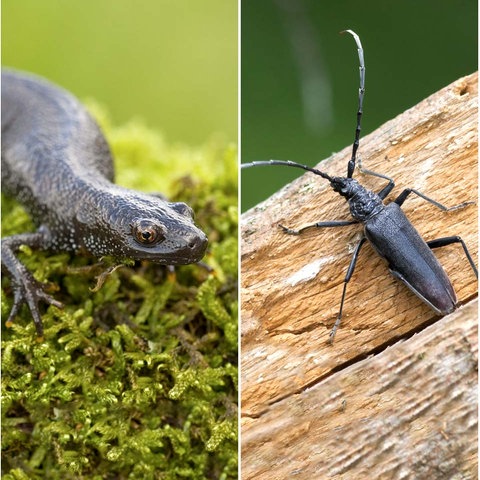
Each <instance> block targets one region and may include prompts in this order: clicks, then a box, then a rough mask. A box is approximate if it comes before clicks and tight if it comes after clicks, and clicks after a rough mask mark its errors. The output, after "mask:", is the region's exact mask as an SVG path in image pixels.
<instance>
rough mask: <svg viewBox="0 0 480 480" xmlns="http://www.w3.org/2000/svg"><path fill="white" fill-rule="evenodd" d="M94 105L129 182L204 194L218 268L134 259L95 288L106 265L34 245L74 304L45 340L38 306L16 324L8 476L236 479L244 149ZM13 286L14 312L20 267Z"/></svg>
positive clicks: (8, 358)
mask: <svg viewBox="0 0 480 480" xmlns="http://www.w3.org/2000/svg"><path fill="white" fill-rule="evenodd" d="M93 110H94V111H95V112H96V116H97V118H99V120H100V123H101V124H102V127H103V129H104V131H105V133H106V136H107V138H109V141H110V143H111V145H112V149H113V151H114V156H115V158H116V160H117V161H116V170H117V172H118V175H117V181H118V183H120V184H122V185H125V186H128V187H131V188H137V189H139V190H144V191H157V192H158V191H162V193H167V194H168V196H169V198H170V199H171V200H174V201H185V202H186V203H188V204H189V205H190V206H192V208H193V209H194V211H195V212H196V222H197V224H198V225H199V226H201V228H202V229H203V230H204V231H205V232H206V233H207V235H208V237H209V240H210V244H209V250H208V254H207V256H206V258H205V262H206V263H207V264H208V265H209V266H210V267H212V268H213V271H212V272H210V271H209V270H208V269H206V268H203V267H201V266H199V265H188V266H184V267H180V268H178V269H177V270H176V272H175V274H172V273H171V272H170V273H169V272H168V271H167V270H166V269H164V268H162V267H159V266H155V265H152V264H148V263H142V264H139V265H134V266H123V267H121V268H118V269H116V270H114V271H113V272H112V273H111V274H110V275H108V276H107V277H106V279H105V281H104V284H103V285H102V286H101V288H99V289H98V290H96V291H92V290H93V287H94V286H95V277H96V276H97V275H98V274H100V273H101V272H102V271H104V270H105V268H106V266H105V264H100V265H98V264H96V263H95V260H94V259H88V258H85V257H80V256H74V255H69V254H65V253H60V254H55V255H49V254H47V253H45V252H31V251H29V249H24V251H23V252H22V253H21V254H20V256H21V259H22V261H23V262H24V263H25V264H26V265H27V267H28V268H29V269H30V270H31V271H32V272H34V275H35V277H36V278H37V279H39V280H41V281H48V282H50V283H51V284H52V286H55V287H56V292H55V293H54V295H55V297H56V298H57V299H58V300H60V301H62V302H63V303H64V304H65V309H64V310H62V311H59V310H57V309H56V308H54V307H49V308H48V309H46V310H45V313H44V315H43V317H42V318H43V324H44V328H45V335H44V338H43V340H41V341H38V339H37V338H36V333H35V328H34V325H33V322H32V320H31V317H30V314H29V312H28V310H27V309H26V308H23V309H22V311H21V314H20V315H19V317H18V318H17V319H16V320H15V323H14V325H13V326H12V328H9V329H5V328H4V326H2V339H3V341H2V352H3V356H2V376H3V378H2V449H3V451H2V470H3V478H5V479H8V480H10V479H27V478H28V479H37V478H38V479H40V478H50V479H57V478H58V479H86V478H88V479H127V478H132V479H133V478H135V479H138V478H142V479H178V478H198V479H202V478H209V479H210V478H222V479H231V478H236V477H237V310H238V304H237V173H236V171H237V170H236V151H235V148H234V147H233V146H228V145H223V144H222V143H221V142H220V141H218V140H213V141H211V142H209V143H207V144H206V145H204V146H202V147H199V148H196V149H192V148H187V147H184V146H178V145H176V146H171V145H168V144H167V143H166V142H165V141H164V140H163V139H162V138H161V137H160V136H159V135H158V134H157V133H156V132H153V131H152V130H149V129H148V128H147V127H145V126H144V125H142V124H141V123H140V122H131V123H130V124H128V125H126V126H123V127H120V128H114V127H112V125H111V124H110V122H109V121H108V118H107V117H106V115H105V114H104V113H103V112H101V111H99V109H98V108H97V107H93ZM157 179H161V183H157ZM2 209H3V211H2V227H3V235H4V236H6V235H10V234H13V233H20V232H24V231H28V230H32V229H33V226H32V223H31V220H30V219H29V218H28V216H27V215H26V214H25V213H24V212H23V210H22V209H21V208H20V207H19V206H18V205H17V204H16V203H15V202H14V201H13V200H11V199H3V202H2ZM112 270H113V269H112ZM2 287H3V288H2V289H3V293H2V304H1V308H2V314H3V316H4V318H5V317H6V315H8V312H9V310H10V308H11V304H12V296H11V291H10V284H9V281H8V279H3V283H2Z"/></svg>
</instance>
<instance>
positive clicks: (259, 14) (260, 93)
mask: <svg viewBox="0 0 480 480" xmlns="http://www.w3.org/2000/svg"><path fill="white" fill-rule="evenodd" d="M241 28H242V31H241V34H242V36H241V52H242V60H241V68H242V73H241V81H242V100H241V114H242V119H241V145H242V150H241V153H242V161H243V162H246V161H252V160H268V159H271V158H274V159H282V160H294V161H297V162H301V163H307V164H309V165H311V166H313V165H315V164H317V163H318V162H319V161H320V160H322V159H324V158H326V157H328V156H329V155H330V154H331V153H332V152H335V151H339V150H341V149H342V148H343V147H345V146H347V145H351V144H352V142H353V137H354V130H355V123H356V109H357V104H358V100H357V99H358V93H357V92H358V57H357V51H356V47H355V43H354V41H353V39H352V38H351V37H350V36H347V35H339V34H338V32H339V31H341V30H344V29H346V28H350V29H352V30H354V31H355V32H357V33H358V34H359V35H360V37H361V40H362V43H363V48H364V51H365V62H366V96H365V101H364V116H363V119H362V134H363V135H365V134H367V133H370V132H371V131H373V130H374V129H375V128H377V127H378V126H379V125H381V124H382V123H384V122H385V121H387V120H389V119H391V118H393V117H395V116H396V115H398V114H399V113H401V112H403V111H404V110H406V109H407V108H409V107H412V106H414V105H415V104H417V103H418V102H419V101H420V100H422V99H423V98H425V97H427V96H428V95H430V94H432V93H434V92H436V91H437V90H439V89H440V88H442V87H444V86H446V85H448V84H449V83H451V82H452V81H454V80H456V79H457V78H459V77H461V76H463V75H467V74H470V73H473V72H474V71H475V70H477V41H478V40H477V2H476V1H474V0H463V1H461V2H452V1H451V0H423V1H421V2H418V1H415V0H404V1H402V2H386V1H384V0H383V1H382V0H373V1H369V2H359V1H353V0H346V1H342V2H325V1H318V0H303V1H302V0H263V1H260V2H259V1H255V0H242V27H241ZM360 153H361V142H360ZM346 160H347V159H346ZM345 169H346V161H345ZM384 173H386V174H388V167H387V166H386V168H385V172H384ZM299 175H300V172H299V170H297V169H293V168H290V169H289V168H283V167H265V168H251V169H248V170H243V171H242V208H243V210H245V209H246V208H250V207H251V206H253V205H255V204H256V203H258V202H259V201H261V200H263V199H265V198H267V197H268V196H269V195H271V194H272V193H273V192H275V191H277V190H278V189H279V188H280V187H281V186H283V185H285V184H286V183H288V182H289V181H291V180H292V179H293V178H296V177H298V176H299Z"/></svg>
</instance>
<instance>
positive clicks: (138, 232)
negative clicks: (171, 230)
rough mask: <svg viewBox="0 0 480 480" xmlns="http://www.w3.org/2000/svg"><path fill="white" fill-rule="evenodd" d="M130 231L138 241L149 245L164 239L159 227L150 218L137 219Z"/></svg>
mask: <svg viewBox="0 0 480 480" xmlns="http://www.w3.org/2000/svg"><path fill="white" fill-rule="evenodd" d="M132 233H133V236H134V237H135V240H137V242H138V243H141V244H142V245H145V246H149V247H151V246H153V245H156V244H157V243H160V242H162V241H163V240H165V235H164V234H163V232H162V229H161V227H160V226H159V225H157V224H156V223H153V222H151V221H150V220H137V221H136V222H135V223H134V224H133V225H132Z"/></svg>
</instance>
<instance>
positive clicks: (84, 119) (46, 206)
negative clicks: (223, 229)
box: [2, 70, 207, 335]
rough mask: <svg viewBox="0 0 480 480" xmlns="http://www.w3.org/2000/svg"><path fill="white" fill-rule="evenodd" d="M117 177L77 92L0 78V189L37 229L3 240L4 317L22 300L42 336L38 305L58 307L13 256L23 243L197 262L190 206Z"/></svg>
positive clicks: (198, 241) (200, 237)
mask: <svg viewBox="0 0 480 480" xmlns="http://www.w3.org/2000/svg"><path fill="white" fill-rule="evenodd" d="M113 173H114V171H113V162H112V157H111V154H110V149H109V147H108V144H107V142H106V140H105V138H104V137H103V135H102V133H101V131H100V129H99V128H98V126H97V124H96V123H95V121H94V120H93V119H92V118H91V116H90V115H89V114H88V112H87V111H86V109H85V108H84V107H83V106H82V105H81V103H80V102H79V101H78V100H77V99H76V98H75V97H74V96H73V95H71V94H70V93H68V92H66V91H65V90H63V89H61V88H59V87H57V86H55V85H53V84H51V83H49V82H47V81H45V80H43V79H41V78H38V77H36V76H33V75H27V74H23V73H19V72H15V71H11V70H7V71H5V70H4V71H3V72H2V188H3V191H4V192H5V193H6V194H7V195H10V196H13V197H15V198H16V199H17V200H18V201H19V202H20V203H21V204H22V205H23V206H24V207H25V208H26V209H27V211H28V212H29V213H30V215H31V216H32V219H33V221H34V223H35V225H36V226H37V231H36V232H35V233H30V234H21V235H14V236H11V237H7V238H5V239H2V269H3V270H4V271H6V273H7V274H8V275H9V276H10V277H11V280H12V286H13V290H14V305H13V308H12V311H11V313H10V315H9V318H8V321H12V320H13V317H14V316H15V315H16V314H17V313H18V310H19V308H20V306H21V305H22V303H25V302H26V303H27V304H28V306H29V308H30V311H31V312H32V316H33V319H34V321H35V325H36V327H37V332H38V333H39V335H41V334H42V331H43V330H42V324H41V319H40V314H39V311H38V302H39V300H43V301H45V302H47V303H50V304H53V305H56V306H61V304H60V303H59V302H57V301H56V300H54V299H53V298H52V297H51V296H50V295H48V294H47V293H46V292H45V290H44V286H43V285H41V284H39V283H38V282H37V281H36V280H34V279H33V277H32V275H31V274H30V273H29V272H28V270H27V269H26V268H25V267H24V266H23V265H22V263H21V262H20V261H19V260H18V259H17V258H16V256H15V252H16V251H17V250H18V248H19V247H20V245H22V244H24V245H28V246H30V247H31V248H34V249H42V250H50V251H54V252H55V251H69V252H87V253H90V254H92V255H94V256H97V257H98V256H103V255H110V256H114V257H118V258H131V259H134V260H151V261H153V262H156V263H160V264H164V265H183V264H189V263H195V262H198V261H199V260H200V259H201V258H202V257H203V255H204V254H205V250H206V248H207V237H206V235H205V234H204V233H203V232H202V231H201V230H200V229H199V228H198V227H196V226H195V224H194V222H193V212H192V210H191V208H190V207H188V206H187V205H186V204H184V203H171V202H168V201H166V200H164V199H161V198H160V197H158V196H154V195H148V194H143V193H140V192H137V191H134V190H129V189H126V188H122V187H120V186H118V185H115V184H113V183H112V182H113ZM152 174H155V172H152Z"/></svg>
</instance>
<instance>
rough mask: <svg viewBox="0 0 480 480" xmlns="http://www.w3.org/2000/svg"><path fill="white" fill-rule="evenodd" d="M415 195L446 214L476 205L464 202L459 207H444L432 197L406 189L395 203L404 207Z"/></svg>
mask: <svg viewBox="0 0 480 480" xmlns="http://www.w3.org/2000/svg"><path fill="white" fill-rule="evenodd" d="M411 193H414V194H415V195H418V196H419V197H421V198H423V199H424V200H426V201H427V202H429V203H431V204H432V205H435V206H436V207H438V208H439V209H440V210H443V211H444V212H450V211H452V210H457V209H458V208H463V207H466V206H468V205H475V202H463V203H460V204H458V205H454V206H453V207H446V206H445V205H442V204H441V203H439V202H437V201H435V200H433V199H432V198H430V197H427V196H426V195H425V194H423V193H421V192H419V191H418V190H415V189H413V188H406V189H405V190H404V191H403V192H402V193H401V194H400V195H399V196H398V197H397V198H396V199H395V200H394V202H395V203H396V204H397V205H399V206H401V205H403V202H404V201H405V200H406V199H407V197H408V196H409V195H410V194H411Z"/></svg>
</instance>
